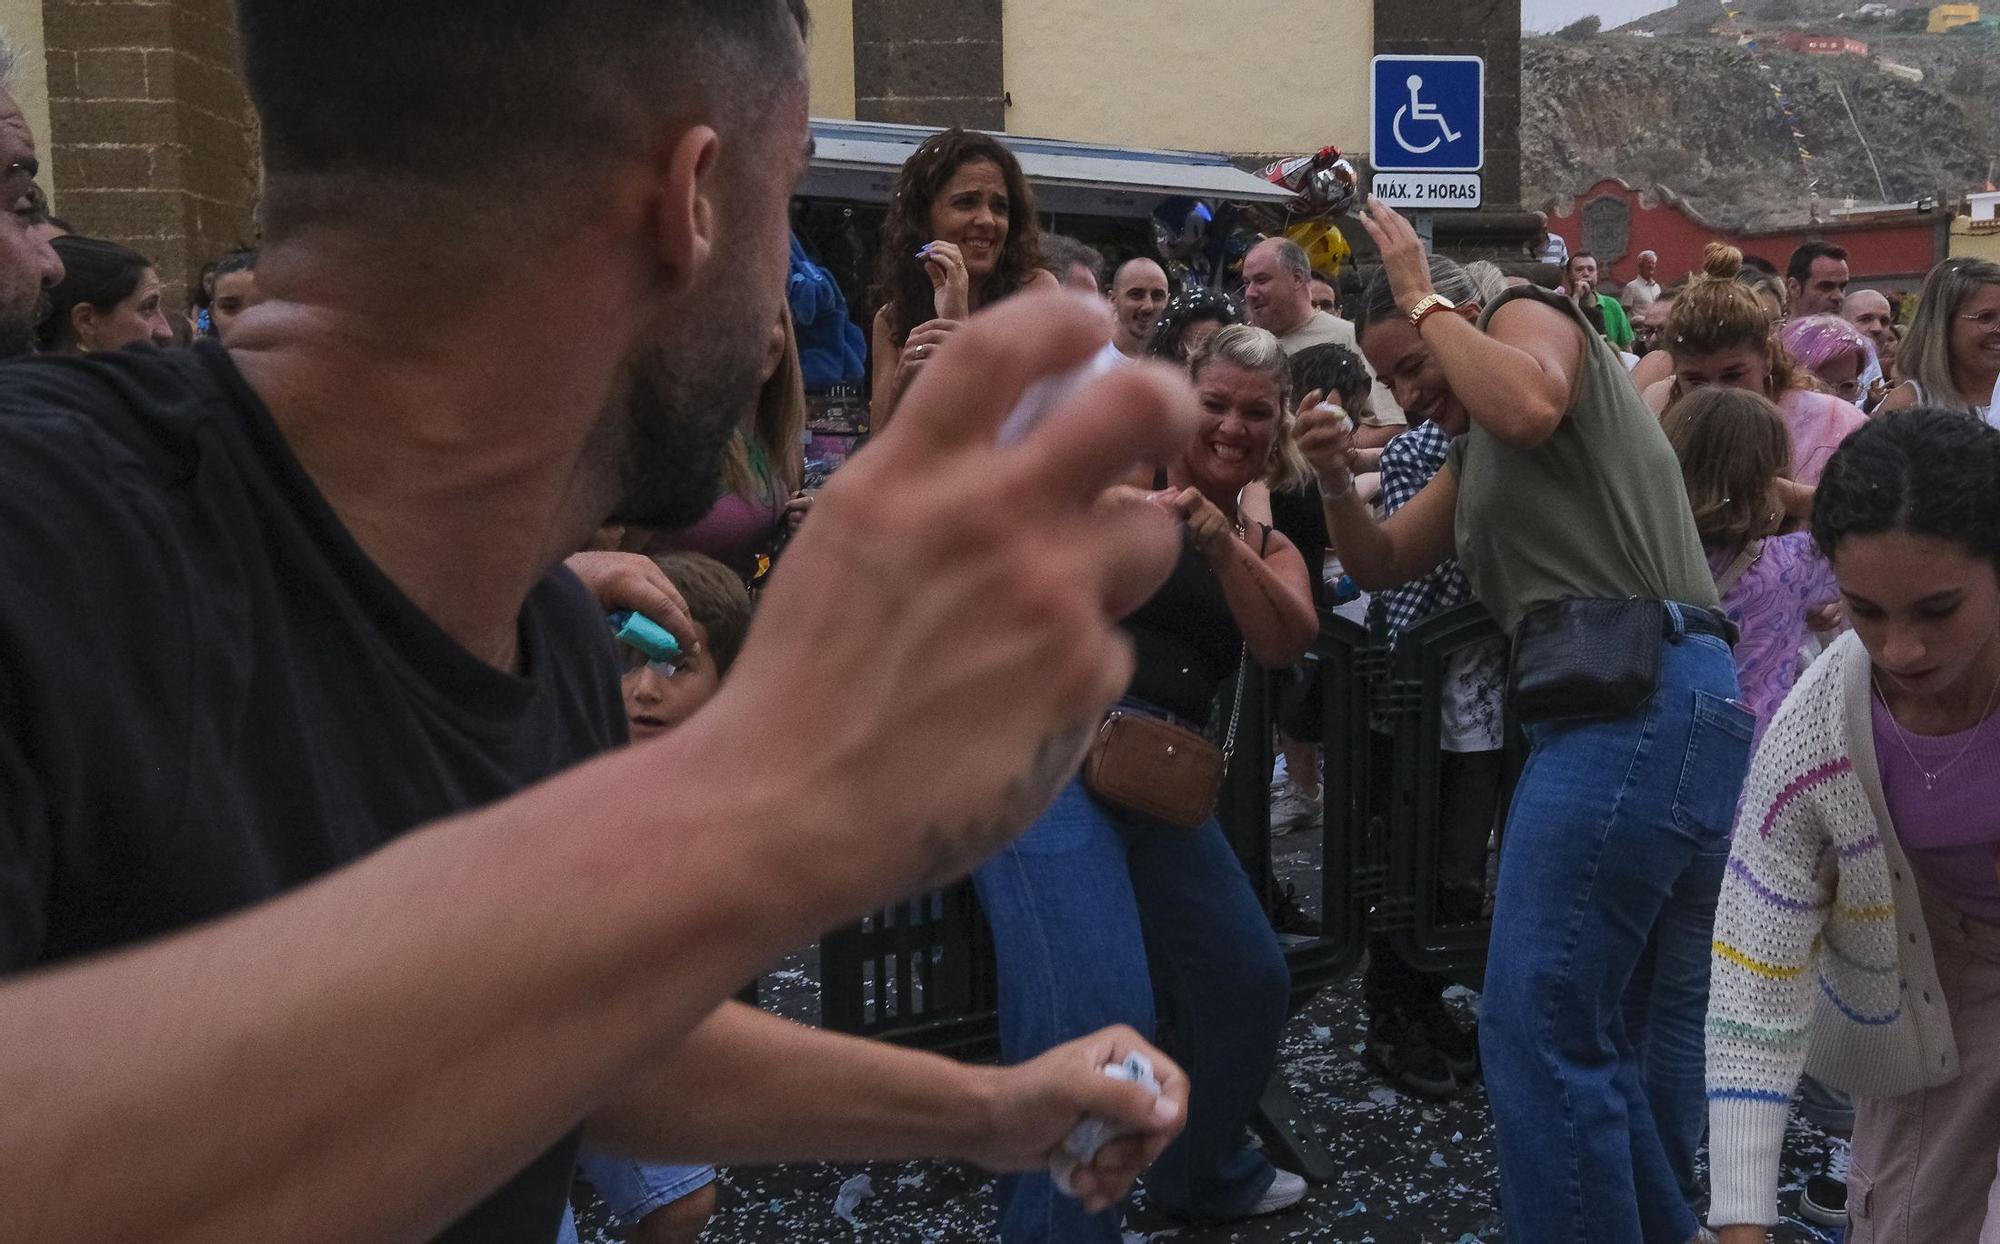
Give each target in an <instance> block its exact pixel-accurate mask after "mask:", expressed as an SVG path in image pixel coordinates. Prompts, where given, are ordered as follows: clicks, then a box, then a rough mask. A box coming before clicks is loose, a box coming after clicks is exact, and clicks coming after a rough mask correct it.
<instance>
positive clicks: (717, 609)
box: [653, 553, 750, 678]
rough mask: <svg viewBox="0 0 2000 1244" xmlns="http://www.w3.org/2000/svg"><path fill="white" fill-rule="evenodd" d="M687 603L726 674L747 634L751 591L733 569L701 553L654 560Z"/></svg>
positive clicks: (719, 671) (721, 674) (721, 671)
mask: <svg viewBox="0 0 2000 1244" xmlns="http://www.w3.org/2000/svg"><path fill="white" fill-rule="evenodd" d="M653 564H654V565H656V566H658V567H659V568H660V570H661V572H662V573H664V574H665V575H666V576H667V579H668V580H669V581H670V582H671V583H672V584H673V585H674V587H675V588H677V589H679V591H680V594H681V599H682V600H685V601H686V602H687V607H688V616H689V617H690V618H693V619H694V620H695V621H696V622H699V623H701V629H703V630H705V631H707V632H708V654H709V659H710V660H712V661H714V662H715V673H716V676H717V677H719V678H722V677H727V676H728V674H729V667H730V666H732V665H734V664H736V655H737V654H738V653H740V652H742V651H743V639H744V636H746V635H748V634H749V633H750V592H749V589H747V588H745V587H744V586H743V580H742V579H741V578H739V577H737V574H736V572H735V571H733V570H731V569H730V568H729V567H727V566H725V565H723V564H722V563H721V562H719V561H716V560H715V559H714V558H713V557H705V556H703V555H702V554H700V553H666V554H663V555H661V556H659V557H655V558H654V559H653Z"/></svg>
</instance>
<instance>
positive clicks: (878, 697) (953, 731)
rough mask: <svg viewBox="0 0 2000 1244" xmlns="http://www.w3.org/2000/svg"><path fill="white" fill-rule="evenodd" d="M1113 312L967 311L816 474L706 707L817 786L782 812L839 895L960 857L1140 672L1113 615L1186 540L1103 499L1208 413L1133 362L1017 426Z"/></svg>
mask: <svg viewBox="0 0 2000 1244" xmlns="http://www.w3.org/2000/svg"><path fill="white" fill-rule="evenodd" d="M1110 327H1111V325H1110V315H1109V311H1108V309H1107V308H1106V307H1105V305H1104V303H1103V301H1102V300H1100V299H1090V298H1084V297H1080V296H1078V295H1074V294H1059V293H1047V294H1039V293H1024V294H1019V295H1016V296H1015V297H1013V298H1010V299H1008V300H1007V301H1005V302H1003V303H1001V304H999V305H998V306H996V307H995V308H993V309H992V310H991V311H989V312H985V313H982V314H980V315H978V316H975V317H973V318H972V319H971V320H969V321H967V322H966V324H965V326H964V327H963V328H961V329H959V330H958V331H956V332H955V333H954V334H953V340H952V344H951V348H950V349H948V350H945V351H943V352H941V353H940V354H939V355H938V356H937V357H936V358H935V359H932V360H931V361H930V362H929V363H927V364H926V365H925V367H924V369H923V371H922V372H921V373H920V374H919V375H918V377H917V378H916V380H915V381H914V382H913V383H912V384H911V387H910V389H909V391H908V392H907V393H906V394H904V396H903V397H902V399H901V402H900V404H899V405H898V407H897V416H896V419H895V422H894V423H893V424H892V425H891V426H890V427H889V429H888V430H887V431H885V432H884V433H882V434H881V435H880V436H878V437H877V438H876V439H875V440H874V442H873V443H871V444H870V445H869V446H868V448H867V449H866V450H864V451H863V452H862V453H860V454H858V455H856V456H855V458H854V460H853V461H852V462H851V463H849V464H848V465H847V466H846V467H844V468H843V469H842V470H841V471H840V472H839V473H838V474H837V475H835V476H834V477H833V478H832V480H831V481H830V482H829V483H828V485H827V487H826V489H825V490H824V491H823V492H821V493H820V494H819V496H818V499H817V501H816V502H815V504H814V507H813V517H812V521H811V522H809V523H806V524H805V525H804V526H803V527H801V528H800V530H799V533H798V536H797V538H796V539H795V540H794V541H793V542H792V543H791V544H790V545H789V546H788V548H787V550H786V554H785V558H784V560H783V562H782V563H780V565H779V566H778V568H777V570H776V571H775V572H774V573H773V574H772V575H771V578H770V581H769V584H768V587H767V589H766V593H765V596H764V600H763V606H762V608H760V610H759V611H758V621H757V623H756V625H755V626H754V627H753V628H752V631H751V634H750V636H749V639H748V642H747V643H746V645H745V647H744V650H743V653H742V656H741V657H740V658H739V660H738V662H737V664H736V666H735V668H734V670H733V671H732V673H731V676H730V679H729V681H728V683H726V684H725V685H724V686H723V689H722V692H721V694H720V695H719V696H718V697H717V698H716V700H715V701H714V702H713V703H711V704H710V705H709V706H708V707H707V708H706V709H704V710H703V713H704V716H705V717H707V718H708V719H709V722H710V723H711V726H712V728H717V729H723V730H726V731H732V732H735V733H730V734H728V735H727V736H726V737H727V738H728V739H730V740H735V741H734V742H732V743H731V746H732V747H740V754H741V755H744V756H755V757H757V758H758V760H759V763H760V765H762V766H765V767H767V768H769V769H770V770H771V771H772V772H779V773H784V774H786V779H785V783H786V788H787V795H788V797H789V798H792V799H795V800H796V802H797V803H798V804H799V805H800V806H801V807H810V808H811V809H812V811H811V813H809V814H806V815H799V814H798V813H797V810H796V809H793V810H792V812H790V813H787V814H786V815H787V816H788V817H789V818H790V824H789V826H788V829H789V832H790V837H789V838H788V839H786V843H787V851H786V856H787V858H792V859H798V860H808V859H809V860H811V861H813V864H812V867H811V869H810V879H809V881H807V883H806V884H807V885H808V887H809V888H815V889H821V890H824V891H825V893H823V894H821V895H818V896H817V897H820V898H823V899H824V900H825V911H826V914H827V918H828V919H829V921H830V920H834V919H844V918H848V917H851V916H854V915H858V914H861V913H863V912H865V911H866V910H869V909H870V907H871V906H873V905H879V903H881V902H884V901H888V900H892V899H894V898H897V897H900V896H902V895H906V894H909V893H912V892H914V891H916V890H919V889H922V888H924V887H926V886H929V885H933V884H937V883H939V882H942V881H945V880H948V879H951V878H955V877H959V876H963V875H964V874H965V873H966V872H968V871H970V870H971V869H972V868H974V867H976V866H977V865H978V864H979V863H980V862H982V861H983V860H984V859H985V858H986V857H987V856H988V855H990V854H991V853H992V852H993V851H994V850H996V849H998V848H999V847H1000V846H1002V845H1003V844H1004V843H1006V842H1007V841H1008V840H1010V839H1011V838H1012V837H1013V836H1014V835H1016V834H1018V833H1019V832H1020V831H1021V830H1022V829H1024V828H1026V826H1027V825H1028V824H1029V823H1030V822H1031V821H1032V820H1033V819H1034V818H1035V817H1036V816H1038V815H1039V814H1040V813H1041V811H1042V809H1043V808H1045V807H1046V806H1047V804H1048V801H1049V800H1050V799H1052V798H1053V797H1054V795H1055V793H1056V791H1057V790H1059V789H1060V788H1061V786H1062V785H1063V783H1065V782H1067V781H1068V780H1069V779H1070V777H1071V776H1072V775H1073V774H1074V773H1075V771H1076V766H1077V764H1078V762H1079V761H1080V759H1081V758H1082V755H1083V751H1084V748H1085V747H1086V745H1087V743H1088V740H1089V738H1090V736H1091V733H1092V732H1093V731H1094V729H1095V727H1096V725H1097V723H1098V721H1099V720H1100V719H1101V718H1102V716H1103V713H1104V711H1105V709H1106V708H1108V707H1109V706H1110V704H1111V703H1112V702H1113V701H1114V700H1115V699H1116V698H1117V697H1118V696H1119V695H1120V694H1122V693H1123V691H1124V690H1125V687H1126V684H1127V682H1128V681H1129V680H1130V677H1131V673H1132V661H1133V658H1132V652H1131V645H1130V642H1129V641H1128V640H1127V639H1126V638H1125V637H1124V635H1123V634H1122V633H1121V632H1120V630H1119V628H1118V625H1117V624H1118V620H1119V619H1120V618H1122V617H1123V616H1124V615H1125V614H1126V613H1129V612H1130V611H1131V610H1133V609H1135V608H1137V607H1138V606H1139V605H1140V604H1141V603H1143V602H1144V601H1145V600H1146V599H1147V598H1148V597H1149V596H1151V595H1152V593H1153V592H1154V591H1155V590H1157V589H1158V587H1159V585H1160V584H1161V583H1163V582H1164V581H1165V580H1166V577H1167V574H1168V572H1169V571H1170V570H1171V569H1172V567H1173V565H1174V562H1175V559H1176V557H1177V556H1178V554H1179V549H1180V541H1179V537H1178V534H1177V532H1176V530H1175V525H1174V523H1173V521H1172V519H1171V518H1170V517H1169V516H1168V515H1167V514H1165V513H1164V512H1162V511H1161V510H1160V509H1159V508H1157V507H1155V506H1149V505H1103V504H1101V502H1102V499H1103V498H1104V496H1105V494H1106V492H1107V491H1108V490H1110V489H1111V488H1112V487H1113V486H1114V485H1117V484H1119V483H1121V482H1123V481H1125V480H1127V479H1129V478H1131V477H1132V475H1133V474H1134V470H1135V468H1138V467H1141V466H1142V465H1143V464H1146V463H1151V462H1156V461H1162V460H1165V459H1168V458H1171V457H1173V456H1174V455H1176V454H1178V453H1179V452H1180V451H1181V450H1182V448H1183V447H1184V446H1185V444H1186V442H1187V441H1188V439H1189V438H1190V437H1191V436H1192V435H1193V431H1194V428H1195V426H1196V422H1197V419H1198V415H1197V411H1196V409H1195V404H1194V401H1193V396H1192V393H1191V391H1190V390H1189V388H1188V385H1187V381H1186V380H1185V378H1184V377H1182V376H1181V375H1180V374H1179V373H1177V372H1175V371H1173V370H1170V369H1167V368H1164V367H1149V366H1139V365H1135V366H1129V367H1121V368H1118V369H1116V370H1114V371H1112V372H1109V373H1106V374H1104V375H1102V376H1099V377H1097V378H1096V379H1094V380H1092V381H1091V382H1090V383H1089V384H1087V385H1085V386H1084V387H1083V388H1082V389H1080V390H1079V391H1078V392H1077V393H1076V394H1075V395H1074V396H1073V397H1071V398H1070V399H1069V400H1068V401H1066V402H1064V403H1062V404H1061V405H1059V406H1058V407H1057V408H1056V409H1055V410H1054V411H1053V412H1052V413H1051V414H1050V416H1049V417H1048V418H1047V419H1045V420H1043V421H1041V422H1040V423H1039V424H1037V425H1036V427H1035V428H1034V430H1033V431H1032V432H1031V433H1030V434H1029V435H1027V436H1026V437H1025V438H1024V439H1023V440H1021V441H1020V442H1019V443H1018V444H1014V445H1010V446H1006V447H1002V446H1001V445H999V444H998V432H999V429H1000V426H1001V425H1002V424H1003V423H1004V422H1005V421H1006V419H1007V416H1008V414H1009V412H1010V411H1011V410H1012V409H1013V408H1014V406H1015V404H1016V403H1017V402H1018V401H1019V400H1020V398H1021V395H1022V393H1023V392H1024V391H1025V390H1027V389H1028V387H1029V386H1030V385H1032V384H1034V383H1035V382H1036V381H1039V380H1042V379H1044V378H1046V377H1049V376H1052V375H1058V374H1061V373H1064V372H1067V371H1070V370H1072V369H1074V368H1077V367H1079V366H1081V365H1082V364H1083V363H1085V362H1086V361H1087V360H1088V359H1089V358H1090V357H1091V356H1092V354H1093V353H1094V352H1095V351H1097V350H1099V349H1100V348H1101V347H1102V346H1103V345H1104V343H1105V342H1106V341H1108V340H1109V339H1110ZM778 719H783V720H785V721H786V722H787V723H788V726H789V728H788V729H787V730H786V731H785V732H784V733H783V734H782V735H781V736H780V735H775V734H773V733H772V732H771V731H770V730H769V723H770V722H771V721H773V720H778ZM700 726H701V721H700V719H697V722H696V723H694V724H693V725H691V727H690V728H691V729H698V728H700ZM738 734H740V735H741V737H740V740H739V739H738ZM794 788H796V790H795V791H794ZM815 906H817V904H815Z"/></svg>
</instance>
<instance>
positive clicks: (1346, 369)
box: [1286, 345, 1375, 423]
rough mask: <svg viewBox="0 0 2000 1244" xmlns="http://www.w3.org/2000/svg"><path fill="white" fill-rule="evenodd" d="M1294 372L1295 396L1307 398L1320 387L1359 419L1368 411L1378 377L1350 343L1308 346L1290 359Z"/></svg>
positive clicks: (1353, 417) (1356, 419) (1288, 365)
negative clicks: (1372, 374)
mask: <svg viewBox="0 0 2000 1244" xmlns="http://www.w3.org/2000/svg"><path fill="white" fill-rule="evenodd" d="M1286 366H1287V367H1288V368H1289V369H1290V371H1291V373H1292V396H1293V397H1294V398H1303V397H1304V396H1305V395H1306V394H1308V393H1311V392H1313V391H1314V390H1318V391H1319V392H1321V393H1324V394H1326V400H1327V401H1329V402H1332V403H1334V404H1336V405H1338V406H1340V407H1342V408H1343V409H1345V410H1346V411H1347V413H1348V416H1349V417H1350V418H1352V419H1353V420H1354V421H1355V422H1356V423H1359V422H1361V419H1362V417H1363V416H1365V415H1367V414H1368V399H1369V397H1370V395H1371V394H1373V393H1374V391H1375V380H1374V378H1373V377H1372V376H1370V375H1369V374H1368V364H1367V363H1365V362H1363V361H1362V359H1361V356H1360V355H1359V354H1356V353H1355V352H1354V351H1352V350H1350V349H1348V348H1347V347H1346V346H1338V345H1323V346H1307V347H1306V348H1305V349H1303V350H1300V351H1299V352H1298V353H1297V354H1294V355H1292V356H1291V357H1290V358H1289V359H1287V360H1286Z"/></svg>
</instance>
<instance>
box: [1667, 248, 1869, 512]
mask: <svg viewBox="0 0 2000 1244" xmlns="http://www.w3.org/2000/svg"><path fill="white" fill-rule="evenodd" d="M1701 261H1702V270H1701V272H1700V273H1698V274H1697V275H1696V276H1695V277H1694V278H1693V279H1692V280H1690V281H1689V282H1688V284H1687V288H1686V289H1684V290H1682V291H1681V293H1680V296H1679V297H1677V298H1675V299H1674V309H1673V312H1672V313H1671V314H1670V315H1669V316H1668V317H1667V331H1666V340H1665V342H1664V343H1663V344H1664V348H1665V349H1667V350H1669V351H1671V352H1672V354H1673V356H1674V375H1673V378H1672V379H1671V380H1663V381H1661V382H1660V383H1658V384H1656V385H1654V386H1653V387H1652V388H1650V389H1648V390H1646V403H1647V405H1649V406H1651V407H1652V408H1653V411H1654V412H1655V413H1656V414H1659V413H1664V412H1665V411H1666V410H1667V409H1668V408H1669V407H1670V406H1671V405H1672V404H1673V403H1674V402H1675V401H1677V400H1679V399H1680V398H1682V397H1684V396H1686V395H1687V394H1689V393H1692V392H1694V391H1695V390H1696V389H1699V388H1702V387H1703V386H1705V385H1721V386H1724V387H1726V388H1732V389H1748V390H1749V391H1750V392H1752V393H1761V394H1763V395H1764V396H1765V397H1766V398H1768V399H1769V400H1770V401H1771V402H1772V403H1773V404H1774V405H1776V406H1777V408H1778V414H1779V415H1780V416H1781V417H1783V419H1784V421H1785V428H1786V430H1787V431H1789V432H1790V433H1791V437H1792V453H1791V458H1792V468H1791V469H1792V474H1791V479H1792V481H1793V482H1794V483H1796V484H1799V485H1801V486H1802V488H1810V487H1811V486H1812V485H1813V484H1815V483H1817V482H1818V481H1819V475H1820V472H1821V471H1823V470H1825V469H1826V462H1827V459H1828V458H1831V457H1832V456H1833V451H1834V450H1835V449H1837V448H1838V447H1839V446H1840V443H1841V442H1842V441H1844V440H1846V439H1847V438H1848V437H1849V436H1850V435H1852V434H1853V433H1854V431H1855V430H1856V429H1857V428H1860V427H1861V426H1862V425H1864V424H1866V423H1867V422H1868V416H1866V415H1864V414H1862V413H1861V411H1860V410H1859V409H1858V408H1856V407H1855V406H1854V405H1853V404H1852V403H1850V402H1843V401H1841V400H1840V399H1839V398H1837V397H1834V396H1833V395H1831V394H1827V393H1821V392H1818V391H1817V390H1815V389H1814V387H1813V381H1812V377H1811V373H1809V372H1806V371H1804V370H1803V369H1801V368H1800V367H1799V366H1798V364H1797V363H1796V362H1795V361H1794V360H1793V359H1792V357H1791V355H1789V354H1787V353H1786V352H1785V348H1784V346H1783V345H1782V344H1780V343H1779V342H1778V340H1777V339H1776V337H1775V335H1774V334H1773V332H1772V328H1773V323H1774V322H1773V320H1772V319H1771V313H1770V311H1769V310H1768V309H1767V308H1766V306H1765V304H1764V301H1763V300H1762V299H1760V298H1759V297H1758V296H1757V294H1756V292H1755V291H1754V290H1752V289H1751V287H1750V286H1749V285H1746V284H1744V283H1743V281H1742V280H1741V279H1740V278H1741V276H1742V273H1743V252H1741V251H1739V250H1737V249H1736V248H1735V247H1733V246H1725V245H1723V244H1722V243H1720V242H1710V243H1709V244H1708V247H1707V249H1706V250H1704V251H1703V252H1702V257H1701ZM1788 497H1789V500H1788V504H1787V511H1788V512H1789V513H1790V514H1791V515H1792V516H1793V517H1794V518H1800V519H1802V518H1804V517H1805V515H1806V512H1807V511H1806V508H1805V507H1806V506H1807V505H1808V504H1809V499H1808V498H1807V497H1806V496H1805V495H1804V493H1803V492H1802V491H1799V490H1792V491H1791V492H1790V493H1789V494H1788Z"/></svg>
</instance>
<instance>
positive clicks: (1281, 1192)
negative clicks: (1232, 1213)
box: [1244, 1170, 1306, 1218]
mask: <svg viewBox="0 0 2000 1244" xmlns="http://www.w3.org/2000/svg"><path fill="white" fill-rule="evenodd" d="M1305 1199H1306V1181H1305V1177H1304V1176H1303V1175H1294V1174H1292V1173H1291V1172H1290V1171H1284V1170H1281V1171H1279V1172H1278V1173H1277V1178H1275V1179H1273V1180H1272V1181H1271V1186H1270V1187H1269V1188H1266V1189H1265V1190H1264V1198H1263V1199H1262V1200H1260V1201H1258V1202H1257V1203H1256V1204H1255V1205H1253V1206H1251V1207H1250V1212H1249V1213H1248V1214H1246V1215H1244V1216H1245V1217H1246V1218H1258V1217H1261V1216H1263V1215H1265V1214H1276V1213H1279V1212H1281V1211H1283V1210H1288V1209H1290V1208H1291V1207H1292V1206H1294V1205H1297V1204H1298V1203H1299V1202H1300V1201H1303V1200H1305Z"/></svg>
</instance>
